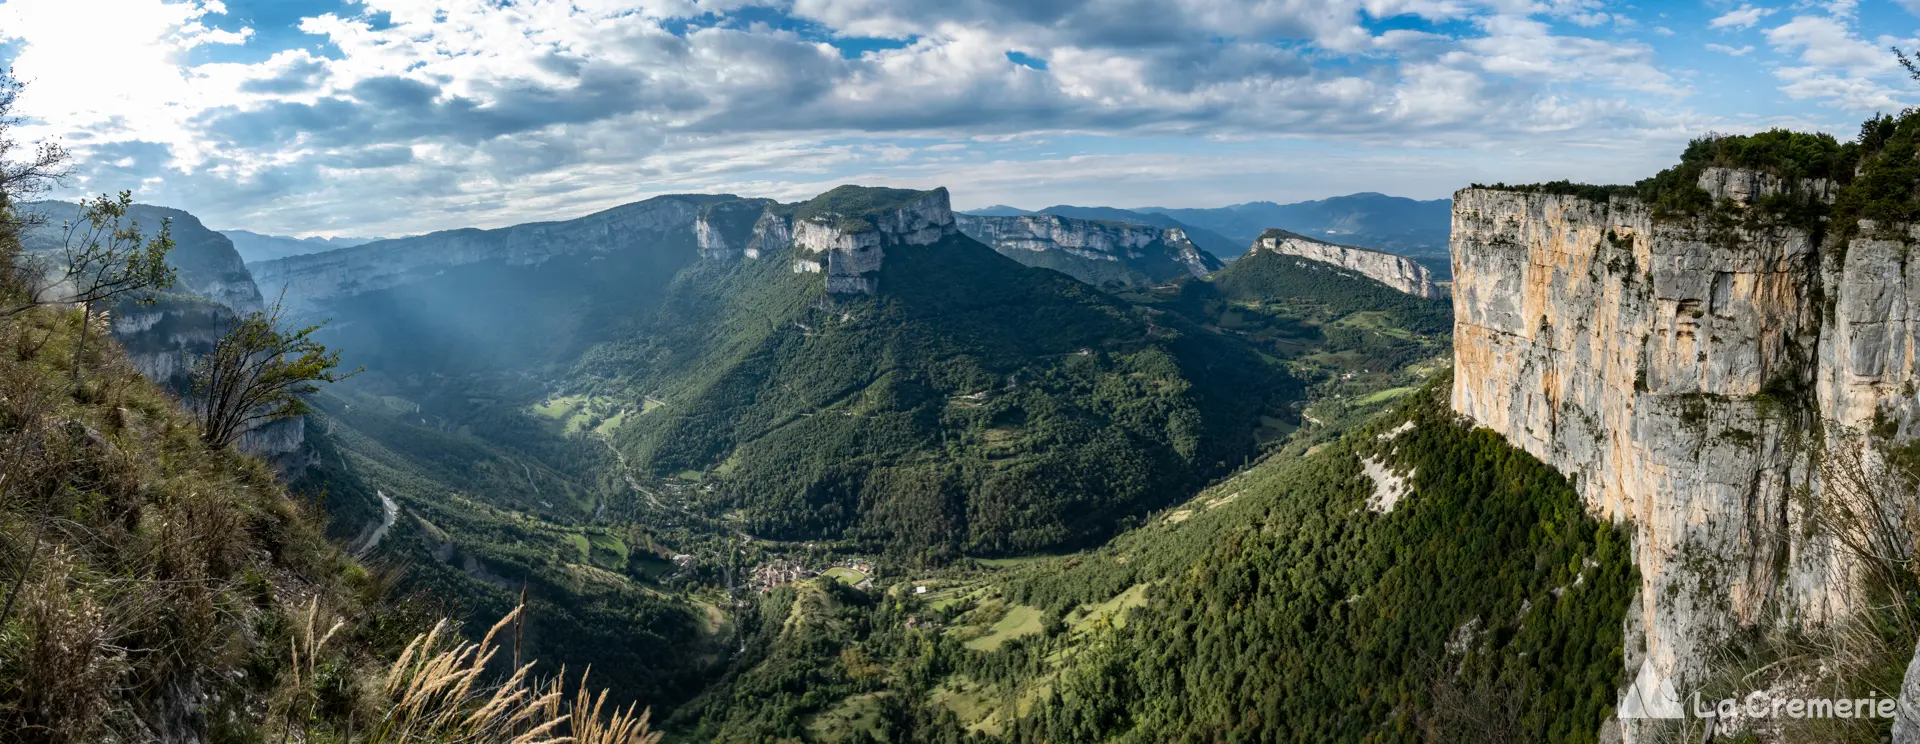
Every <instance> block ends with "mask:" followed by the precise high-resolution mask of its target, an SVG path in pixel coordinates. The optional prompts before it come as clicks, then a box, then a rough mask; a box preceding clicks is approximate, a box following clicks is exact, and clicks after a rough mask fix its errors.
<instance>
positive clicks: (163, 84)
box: [0, 0, 1920, 234]
mask: <svg viewBox="0 0 1920 744" xmlns="http://www.w3.org/2000/svg"><path fill="white" fill-rule="evenodd" d="M1916 1H1917V2H1920V0H1916ZM749 4H758V5H767V6H772V10H785V11H788V12H790V13H791V14H792V16H794V17H797V18H799V19H801V20H803V21H806V23H787V24H781V27H782V28H781V29H774V28H769V27H768V26H767V25H764V24H760V25H747V24H744V23H740V22H737V21H735V20H724V19H723V20H724V22H716V19H715V17H714V16H710V15H708V14H710V13H715V14H722V15H724V14H725V13H727V12H730V11H732V10H736V9H738V8H741V7H744V6H746V5H749ZM82 5H85V4H84V3H78V2H73V1H72V0H0V29H6V31H5V32H0V34H12V38H14V39H16V40H19V41H23V42H24V45H23V46H21V47H20V48H21V52H20V56H19V58H18V59H17V60H16V63H17V65H18V67H19V68H20V70H21V73H22V75H23V77H26V78H27V79H29V80H30V81H32V82H33V87H32V88H30V90H29V99H28V100H23V105H24V106H26V107H27V108H28V109H29V113H31V114H33V115H35V116H40V117H44V118H45V119H46V120H47V121H48V122H49V124H48V125H47V126H46V127H44V128H43V130H44V131H45V132H48V133H52V132H58V133H61V134H64V135H65V136H66V137H67V139H68V141H69V144H72V145H74V146H75V148H76V150H77V151H79V152H81V153H82V155H83V157H84V158H85V159H86V163H85V166H86V167H85V169H84V170H83V172H82V181H81V182H80V184H79V186H80V187H82V188H87V189H92V190H104V189H112V188H120V187H122V186H126V185H133V184H141V183H144V184H147V186H146V188H145V190H144V191H142V192H141V194H140V196H141V198H143V199H151V200H155V201H165V202H170V203H173V204H175V205H177V206H181V207H183V208H187V209H190V210H194V211H196V212H200V213H202V216H203V217H205V218H206V219H208V220H209V221H211V222H213V223H216V224H223V225H235V226H245V227H253V228H260V229H266V230H272V231H277V232H309V231H314V232H350V233H357V234H376V233H406V232H420V231H423V230H428V229H436V228H443V227H451V226H457V225H464V224H480V225H498V224H505V223H508V222H512V221H520V220H526V219H535V218H542V217H546V216H549V215H550V214H551V213H554V212H565V213H577V212H579V211H584V210H587V209H591V208H594V207H602V206H607V205H610V204H613V203H617V202H621V201H627V200H631V199H634V198H640V197H643V196H646V195H650V194H655V193H664V192H669V191H704V190H731V191H737V192H742V193H755V194H772V195H777V196H786V197H791V196H802V195H805V194H804V193H802V192H803V191H804V190H805V189H809V188H813V187H814V186H817V185H819V184H824V183H829V182H831V181H834V180H837V179H844V178H851V177H856V176H857V177H860V178H863V179H865V178H878V179H881V180H885V181H889V182H899V183H908V182H913V183H918V184H920V185H937V184H935V183H928V182H927V181H925V180H924V179H923V178H922V177H921V176H916V175H913V174H916V173H921V174H934V176H928V177H935V176H938V174H942V173H950V174H974V175H964V176H962V175H955V176H954V177H955V178H964V179H970V180H967V182H968V183H976V184H980V185H983V186H984V187H991V188H1005V187H1007V186H1006V185H1005V184H1006V183H1007V181H1006V180H997V178H987V177H985V176H980V175H978V174H980V173H982V172H983V171H980V170H968V168H973V167H975V166H977V165H978V159H979V158H982V157H994V156H993V155H989V154H988V152H986V151H988V150H995V151H998V152H1000V153H1001V157H1004V163H1006V164H1005V165H1003V166H1000V167H1002V168H1005V169H1012V168H1014V167H1016V166H1014V165H1012V163H1016V162H1018V161H1020V160H1021V159H1022V158H1025V159H1028V160H1031V159H1033V158H1036V157H1040V156H1039V155H1037V154H1035V153H1034V152H1032V151H1021V152H1019V153H1018V154H1010V153H1013V152H1014V151H1016V150H1019V148H1021V147H1025V146H1026V145H1023V144H1021V143H1022V142H1031V141H1033V140H1035V139H1038V138H1047V137H1065V138H1084V137H1094V136H1098V137H1101V138H1103V139H1102V141H1103V142H1109V143H1115V144H1113V145H1112V147H1114V148H1116V149H1129V148H1133V145H1129V144H1126V143H1140V142H1157V143H1160V144H1159V145H1157V146H1160V147H1171V148H1172V149H1178V150H1194V151H1203V150H1205V148H1206V147H1208V146H1211V145H1207V146H1202V145H1199V144H1195V143H1197V142H1201V141H1203V140H1204V141H1206V142H1210V143H1220V142H1229V141H1232V142H1256V143H1275V144H1276V146H1278V145H1279V144H1286V143H1297V142H1312V143H1316V145H1318V146H1317V147H1316V148H1313V149H1312V151H1310V152H1308V153H1307V154H1308V156H1309V157H1315V158H1325V157H1332V156H1331V155H1327V154H1326V153H1333V152H1356V151H1367V150H1378V149H1404V148H1409V147H1432V148H1437V149H1438V150H1441V151H1444V152H1456V153H1457V152H1464V151H1474V152H1479V151H1481V150H1482V149H1483V148H1485V147H1486V144H1487V143H1488V142H1514V141H1526V142H1529V143H1532V144H1534V145H1535V146H1537V147H1539V148H1542V151H1565V150H1567V149H1568V148H1601V149H1606V150H1609V151H1623V150H1628V151H1633V152H1643V151H1648V152H1657V153H1659V159H1661V160H1664V159H1665V158H1667V157H1669V156H1670V154H1671V153H1670V150H1671V148H1670V147H1669V146H1668V145H1669V143H1671V142H1683V141H1684V140H1685V138H1686V136H1687V135H1688V134H1689V133H1692V132H1697V131H1699V130H1701V129H1703V128H1705V127H1707V126H1710V125H1711V122H1708V121H1705V119H1704V118H1703V117H1701V116H1700V115H1698V114H1695V113H1694V112H1692V111H1691V110H1689V109H1687V108H1686V107H1685V106H1684V102H1685V100H1686V97H1687V96H1688V95H1689V93H1690V91H1689V89H1688V87H1687V86H1686V85H1685V84H1683V83H1682V82H1681V81H1682V80H1684V79H1686V78H1685V77H1684V76H1677V75H1675V74H1673V73H1671V72H1669V71H1668V70H1667V69H1665V68H1663V66H1662V65H1661V63H1660V60H1659V59H1658V56H1657V54H1656V53H1655V50H1654V49H1653V48H1652V47H1650V46H1648V45H1646V44H1644V43H1641V42H1638V41H1632V40H1626V39H1622V38H1621V37H1620V36H1619V35H1618V34H1619V31H1620V29H1625V28H1633V27H1636V21H1635V20H1634V19H1633V18H1631V17H1629V16H1627V15H1625V14H1624V12H1623V11H1622V9H1621V7H1620V6H1619V5H1618V4H1610V3H1605V2H1601V0H1261V1H1260V2H1251V1H1249V0H1124V1H1122V0H791V3H790V4H789V3H788V2H787V1H786V0H777V1H776V0H517V1H513V2H503V1H502V0H356V2H355V4H354V5H352V6H350V7H351V8H352V9H353V11H355V13H358V14H357V15H320V16H316V17H312V18H308V19H306V20H305V21H303V22H302V24H301V26H300V28H301V29H303V30H305V31H306V32H308V33H309V34H312V35H313V37H312V38H310V39H308V40H306V41H307V42H308V43H305V44H302V45H300V46H301V47H306V48H289V49H278V50H261V51H263V52H271V53H270V54H267V55H264V56H266V58H265V59H264V60H263V61H259V62H252V63H218V64H197V65H189V64H188V63H187V62H186V61H185V59H186V55H184V52H185V51H186V50H189V49H192V48H193V47H196V46H200V45H205V44H215V43H226V44H230V43H242V42H245V43H254V42H252V41H250V39H251V38H252V37H249V36H248V35H247V34H248V31H247V30H244V29H241V30H234V29H233V26H234V24H232V23H228V22H223V21H224V19H222V18H220V17H219V16H220V15H221V13H222V12H223V11H224V8H222V7H220V5H219V3H218V2H214V1H213V0H201V1H200V2H186V3H168V2H162V0H125V6H126V8H127V12H125V13H122V14H120V15H123V16H125V17H124V18H119V19H116V20H115V22H114V23H112V24H108V25H109V26H110V28H107V29H105V31H104V33H107V34H109V35H114V34H117V35H115V36H111V38H112V39H113V41H114V42H115V44H114V45H113V47H112V48H117V49H126V50H128V53H129V54H130V55H131V57H129V58H130V59H134V60H137V61H138V62H139V64H138V65H137V69H127V70H125V71H124V72H123V73H122V75H123V76H122V77H114V73H115V71H116V70H123V68H130V67H133V65H130V64H128V63H126V62H124V61H122V60H121V59H118V58H116V59H115V64H114V66H113V67H107V66H106V65H105V64H104V63H103V62H102V55H98V54H97V53H96V52H95V51H94V50H96V49H98V48H101V47H102V45H101V44H100V43H98V39H97V33H96V32H97V30H98V29H97V27H95V26H89V25H88V23H87V22H86V21H87V20H88V18H87V16H88V15H89V14H88V13H86V12H83V11H81V10H76V8H78V7H79V6H82ZM92 15H98V14H97V13H93V14H92ZM376 16H377V17H379V18H380V19H381V21H380V22H378V23H375V22H373V21H372V20H371V19H372V18H373V17H376ZM1405 17H1412V18H1417V19H1425V20H1427V21H1433V22H1439V21H1466V23H1462V24H1457V25H1455V24H1449V25H1433V26H1427V27H1426V28H1428V29H1431V30H1416V29H1408V28H1395V29H1392V30H1386V31H1381V32H1377V33H1376V32H1375V31H1374V30H1372V29H1374V28H1377V26H1373V25H1371V24H1369V23H1368V20H1369V19H1381V18H1405ZM668 19H682V20H688V23H687V24H678V23H676V24H668V23H666V22H665V21H666V20H668ZM689 19H690V20H689ZM1796 20H1797V19H1796ZM688 25H690V26H691V28H683V26H688ZM1396 25H1398V24H1396ZM1587 25H1592V26H1593V27H1594V28H1596V29H1598V30H1597V31H1595V32H1587V31H1582V30H1581V28H1584V27H1586V26H1587ZM1788 25H1789V26H1791V25H1792V24H1788ZM222 26H224V27H226V28H227V29H228V30H225V31H222V30H220V27H222ZM1570 26H1571V28H1570ZM1602 27H1606V28H1602ZM1662 28H1664V27H1656V28H1655V29H1654V32H1655V33H1660V32H1661V29H1662ZM1782 28H1783V29H1784V28H1786V27H1785V26H1783V27H1782ZM76 29H86V31H85V33H86V35H87V36H86V38H84V39H82V38H80V37H78V36H77V35H78V34H80V33H81V32H80V31H77V30H76ZM796 29H797V30H796ZM1442 31H1445V32H1447V33H1441V32H1442ZM1776 31H1777V32H1778V33H1779V34H1780V36H1779V37H1778V38H1777V39H1775V38H1774V37H1771V36H1770V37H1769V39H1770V43H1773V44H1776V45H1793V46H1792V48H1794V49H1796V50H1798V49H1800V48H1801V45H1804V44H1811V43H1814V41H1815V39H1814V35H1817V33H1816V32H1820V30H1819V29H1812V28H1805V29H1800V30H1794V31H1779V30H1776ZM1841 33H1842V35H1843V36H1844V35H1845V34H1846V29H1845V28H1844V27H1842V28H1841ZM1591 34H1598V35H1597V36H1596V35H1591ZM1809 34H1812V35H1809ZM850 36H884V37H889V38H894V39H898V40H901V41H902V42H905V43H904V45H901V46H899V47H898V48H890V47H885V46H883V47H882V48H878V49H874V50H870V51H866V52H864V53H862V54H858V55H851V56H849V55H847V54H843V53H842V51H841V50H839V49H836V48H834V47H833V46H831V45H829V44H828V43H826V42H827V40H834V39H841V38H845V37H850ZM1803 36H1804V37H1805V39H1806V40H1805V41H1802V38H1803ZM321 40H324V41H326V42H330V44H331V45H332V47H334V48H337V49H338V51H339V54H338V55H337V58H332V57H323V56H317V55H316V54H314V53H312V52H310V51H307V48H311V47H312V46H314V44H313V43H312V42H318V41H321ZM82 41H85V42H86V43H84V44H83V43H81V42H82ZM1749 49H1750V48H1749ZM1009 50H1019V51H1021V52H1022V53H1025V54H1028V55H1031V56H1032V57H1035V58H1038V59H1044V60H1045V61H1046V64H1045V68H1046V69H1044V70H1041V69H1033V68H1029V67H1026V66H1022V65H1019V64H1016V63H1014V62H1012V61H1010V60H1009V59H1008V58H1007V52H1008V51H1009ZM1729 53H1740V54H1744V53H1745V52H1744V51H1740V52H1729ZM1809 54H1810V52H1809ZM251 58H252V59H261V56H253V57H251ZM1782 79H1783V81H1786V83H1787V84H1789V85H1791V86H1796V87H1793V89H1792V90H1786V94H1787V95H1789V96H1794V95H1802V94H1805V92H1806V91H1807V90H1808V89H1810V88H1811V87H1817V86H1818V83H1817V80H1818V78H1817V77H1816V76H1807V77H1803V78H1799V79H1795V80H1790V81H1787V80H1786V78H1784V77H1783V78H1782ZM1783 90H1785V89H1783ZM82 92H84V94H83V93H82ZM1849 95H1850V96H1851V98H1849V99H1847V100H1871V99H1872V98H1873V95H1874V94H1873V93H1872V92H1871V91H1868V90H1865V89H1862V90H1861V91H1859V92H1857V93H1853V94H1849ZM1823 100H1824V99H1823ZM1078 141H1083V142H1084V141H1086V140H1078ZM963 142H965V143H973V144H974V146H969V147H960V146H956V145H959V144H960V143H963ZM1167 142H1177V143H1180V144H1178V145H1173V146H1169V145H1167V144H1165V143H1167ZM1141 147H1146V146H1145V145H1142V146H1141ZM1136 154H1138V155H1139V156H1140V157H1148V156H1149V155H1152V156H1153V157H1151V158H1150V159H1151V160H1153V161H1154V162H1155V163H1156V165H1155V166H1153V167H1155V168H1170V169H1171V168H1178V167H1180V166H1179V163H1182V162H1186V163H1189V164H1190V165H1188V166H1186V170H1185V171H1182V172H1181V173H1179V174H1170V175H1167V176H1166V178H1167V179H1168V180H1167V181H1165V182H1166V183H1175V182H1179V183H1186V184H1189V185H1191V184H1195V183H1199V182H1202V181H1204V179H1205V178H1207V177H1208V176H1207V172H1206V171H1205V170H1204V169H1203V168H1202V166H1200V165H1198V164H1199V163H1203V162H1206V161H1207V158H1206V157H1201V156H1195V157H1189V158H1185V159H1182V158H1179V157H1171V156H1169V157H1164V158H1162V157H1159V156H1157V155H1154V154H1153V153H1150V152H1147V153H1142V152H1140V151H1138V150H1137V148H1136ZM956 159H957V160H956ZM1047 162H1048V163H1050V164H1057V163H1058V162H1060V159H1059V158H1048V159H1047ZM1101 162H1103V163H1105V164H1106V166H1104V167H1107V168H1108V169H1109V170H1108V171H1106V172H1114V169H1121V166H1119V165H1117V164H1116V162H1117V161H1113V160H1103V161H1101ZM1300 162H1301V164H1300V165H1299V167H1300V168H1307V167H1309V166H1308V164H1306V162H1305V161H1300ZM1501 162H1503V163H1509V164H1510V163H1512V162H1514V161H1511V160H1506V161H1501ZM952 163H959V164H958V165H954V164H952ZM936 166H938V167H936ZM1049 167H1051V166H1049ZM1275 167H1280V166H1275ZM1040 168H1041V166H1034V169H1035V170H1036V173H1030V174H1029V175H1030V177H1041V176H1042V175H1044V177H1045V178H1046V180H1047V182H1049V183H1059V182H1060V181H1059V179H1061V178H1067V177H1069V174H1072V173H1087V172H1091V171H1088V170H1085V169H1076V168H1067V169H1063V170H1061V171H1059V172H1057V173H1049V174H1039V173H1037V171H1038V170H1039V169H1040ZM1215 176H1217V173H1216V174H1215ZM1441 178H1442V176H1440V175H1434V176H1432V179H1434V180H1435V181H1438V180H1440V179H1441ZM1183 179H1184V180H1183ZM1492 180H1501V179H1500V178H1493V179H1492ZM1508 180H1513V179H1508ZM953 185H955V186H956V188H958V187H960V186H962V185H963V184H962V183H959V182H956V183H955V184H953ZM1108 186H1109V187H1110V186H1111V184H1108ZM1098 187H1100V185H1099V184H1094V185H1091V186H1087V188H1098ZM1379 188H1388V186H1385V185H1382V186H1380V187H1379ZM1001 200H1002V199H999V198H997V197H991V196H986V197H983V201H1001ZM1162 201H1166V200H1162Z"/></svg>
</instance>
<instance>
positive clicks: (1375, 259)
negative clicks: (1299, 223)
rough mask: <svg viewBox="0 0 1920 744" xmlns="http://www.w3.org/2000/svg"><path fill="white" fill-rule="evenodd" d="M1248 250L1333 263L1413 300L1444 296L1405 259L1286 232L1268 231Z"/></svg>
mask: <svg viewBox="0 0 1920 744" xmlns="http://www.w3.org/2000/svg"><path fill="white" fill-rule="evenodd" d="M1251 250H1252V251H1272V252H1274V253H1278V254H1281V255H1283V256H1298V257H1300V258H1305V259H1308V260H1312V261H1319V262H1321V263H1327V264H1332V265H1334V266H1338V267H1340V268H1343V269H1347V270H1349V271H1353V272H1355V273H1358V274H1361V275H1363V276H1365V277H1367V278H1369V279H1372V280H1374V281H1377V282H1380V283H1381V284H1385V285H1387V286H1389V287H1392V288H1394V289H1396V290H1399V291H1401V292H1405V293H1407V294H1410V295H1413V296H1415V297H1420V298H1424V299H1437V298H1440V297H1445V296H1446V293H1445V292H1444V291H1442V290H1441V289H1440V287H1439V286H1438V285H1435V284H1434V283H1433V275H1432V273H1431V272H1428V271H1427V267H1425V266H1421V265H1420V264H1419V263H1417V262H1415V261H1414V260H1413V259H1410V258H1407V257H1405V256H1396V255H1394V254H1391V253H1382V252H1380V251H1375V250H1368V249H1366V248H1355V247H1353V246H1346V245H1336V244H1333V243H1326V242H1322V241H1318V240H1314V239H1313V238H1309V237H1307V236H1304V235H1299V234H1295V233H1290V232H1287V231H1285V230H1268V231H1267V232H1266V234H1264V235H1261V236H1260V239H1259V240H1255V241H1254V242H1253V248H1252V249H1251ZM1250 252H1251V251H1250Z"/></svg>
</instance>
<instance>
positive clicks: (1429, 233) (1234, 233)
mask: <svg viewBox="0 0 1920 744" xmlns="http://www.w3.org/2000/svg"><path fill="white" fill-rule="evenodd" d="M1038 213H1044V214H1056V215H1060V216H1062V217H1079V218H1083V219H1101V220H1113V221H1116V222H1131V223H1134V224H1141V225H1156V226H1160V227H1180V228H1183V229H1185V230H1186V231H1187V235H1188V236H1189V237H1190V238H1191V239H1192V240H1193V242H1194V244H1195V245H1198V246H1200V247H1201V248H1203V249H1205V250H1206V251H1207V252H1209V253H1212V254H1214V255H1216V256H1220V257H1222V258H1233V257H1237V256H1240V255H1242V254H1244V253H1246V252H1247V248H1248V247H1250V246H1252V245H1253V242H1254V241H1255V240H1258V239H1259V238H1260V235H1261V234H1262V233H1264V232H1266V231H1267V230H1268V229H1272V228H1279V229H1282V230H1287V231H1289V232H1295V233H1299V234H1301V235H1305V236H1308V237H1311V238H1315V239H1319V240H1325V241H1328V242H1332V243H1339V244H1342V245H1352V246H1358V247H1361V248H1375V249H1379V250H1384V251H1390V252H1393V253H1399V254H1402V255H1405V256H1408V257H1410V258H1413V259H1415V260H1418V261H1420V262H1421V263H1422V264H1425V265H1426V266H1427V267H1428V268H1430V269H1433V270H1434V271H1435V272H1437V273H1439V274H1440V275H1442V276H1445V275H1447V274H1448V269H1449V266H1448V263H1449V259H1448V254H1447V238H1448V234H1449V233H1450V232H1451V230H1452V219H1453V218H1452V202H1451V201H1450V200H1447V199H1434V200H1431V201H1418V200H1415V199H1408V198H1405V197H1399V196H1387V195H1386V194H1378V193H1372V192H1367V193H1360V194H1349V195H1346V196H1336V197H1332V198H1329V199H1321V200H1318V201H1306V202H1298V203H1294V204H1278V203H1275V202H1264V201H1263V202H1247V203H1245V204H1235V205H1232V206H1226V207H1215V208H1211V209H1175V208H1169V207H1141V208H1138V209H1119V208H1115V207H1076V206H1069V205H1058V206H1052V207H1047V208H1045V209H1041V210H1038ZM967 214H971V215H979V216H1011V215H1022V214H1035V212H1029V211H1026V210H1022V209H1019V208H1017V207H1009V206H1006V205H995V206H991V207H987V208H985V209H976V210H972V211H969V212H967Z"/></svg>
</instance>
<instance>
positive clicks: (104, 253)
mask: <svg viewBox="0 0 1920 744" xmlns="http://www.w3.org/2000/svg"><path fill="white" fill-rule="evenodd" d="M132 206H133V192H131V191H122V192H120V195H119V196H118V197H109V196H107V195H106V194H101V195H100V196H98V197H95V198H94V199H92V200H91V201H87V202H84V203H83V204H81V207H80V218H79V219H78V220H74V221H69V222H67V223H65V224H63V225H61V228H60V239H59V246H58V247H56V248H53V249H52V250H48V251H30V252H26V253H23V254H21V255H17V256H15V257H14V260H13V264H12V268H13V271H14V281H15V283H16V284H17V285H18V286H19V287H21V288H22V289H23V290H25V291H24V295H23V297H22V299H21V300H19V302H18V304H17V305H15V306H14V307H13V308H11V309H9V310H7V315H16V314H19V313H22V312H25V311H27V310H31V309H33V308H36V307H40V306H42V305H53V304H63V305H64V304H73V305H79V306H80V343H79V344H78V345H76V346H75V347H74V349H73V380H74V383H75V384H78V383H79V382H80V359H81V355H82V354H84V353H85V352H86V348H87V331H88V329H89V328H91V327H92V325H93V323H92V319H93V304H94V303H96V302H106V301H110V300H114V299H118V298H120V297H122V296H125V295H131V294H136V293H143V292H144V293H146V294H144V295H142V296H140V297H138V298H136V299H135V300H134V301H135V302H137V303H141V304H147V303H151V302H153V293H155V292H158V291H161V290H165V289H167V288H168V287H171V286H173V281H174V278H175V274H174V269H173V267H172V266H170V265H168V264H167V254H169V253H171V252H173V224H172V222H171V221H168V220H162V221H161V222H160V230H159V232H156V233H154V234H153V235H150V236H149V235H145V234H142V233H141V232H140V223H139V222H136V221H134V220H130V219H128V218H127V210H128V208H130V207H132Z"/></svg>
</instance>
